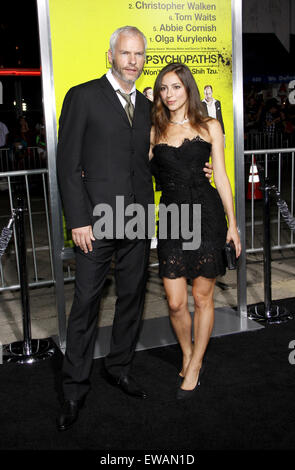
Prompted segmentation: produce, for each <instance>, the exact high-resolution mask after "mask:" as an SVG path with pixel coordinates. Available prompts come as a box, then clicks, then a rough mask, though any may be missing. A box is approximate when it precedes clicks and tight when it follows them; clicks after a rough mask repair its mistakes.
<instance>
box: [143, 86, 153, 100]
mask: <svg viewBox="0 0 295 470" xmlns="http://www.w3.org/2000/svg"><path fill="white" fill-rule="evenodd" d="M142 93H143V94H144V96H146V98H147V99H148V100H150V101H154V90H153V89H152V87H150V86H146V87H145V89H144V90H143V92H142Z"/></svg>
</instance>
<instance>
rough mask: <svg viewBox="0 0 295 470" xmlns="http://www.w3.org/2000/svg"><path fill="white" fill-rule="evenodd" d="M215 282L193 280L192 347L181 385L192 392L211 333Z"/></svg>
mask: <svg viewBox="0 0 295 470" xmlns="http://www.w3.org/2000/svg"><path fill="white" fill-rule="evenodd" d="M215 281H216V279H207V278H205V277H198V278H196V279H194V280H193V287H192V293H193V296H194V300H195V315H194V346H193V353H192V357H191V360H190V363H189V365H188V367H187V370H186V374H185V379H184V381H183V383H182V385H181V388H182V389H184V390H192V389H193V388H195V386H196V385H197V382H198V377H199V371H200V368H201V366H202V361H203V356H204V354H205V351H206V348H207V345H208V342H209V339H210V336H211V333H212V329H213V324H214V300H213V295H214V286H215Z"/></svg>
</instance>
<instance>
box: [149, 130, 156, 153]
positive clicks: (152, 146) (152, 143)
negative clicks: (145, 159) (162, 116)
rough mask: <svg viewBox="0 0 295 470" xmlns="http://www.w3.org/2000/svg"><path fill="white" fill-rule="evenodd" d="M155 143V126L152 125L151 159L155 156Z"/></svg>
mask: <svg viewBox="0 0 295 470" xmlns="http://www.w3.org/2000/svg"><path fill="white" fill-rule="evenodd" d="M154 145H155V128H154V126H152V128H151V133H150V150H149V159H150V160H151V159H152V158H153V156H154V154H153V148H154Z"/></svg>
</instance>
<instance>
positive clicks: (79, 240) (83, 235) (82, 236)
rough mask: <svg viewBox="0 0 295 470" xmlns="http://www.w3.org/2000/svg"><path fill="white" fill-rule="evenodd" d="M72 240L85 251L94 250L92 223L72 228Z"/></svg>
mask: <svg viewBox="0 0 295 470" xmlns="http://www.w3.org/2000/svg"><path fill="white" fill-rule="evenodd" d="M72 240H73V242H74V243H75V245H76V246H79V247H80V248H81V250H83V251H84V253H88V250H89V251H92V243H91V240H92V241H95V238H94V236H93V232H92V227H91V225H86V227H78V228H73V229H72Z"/></svg>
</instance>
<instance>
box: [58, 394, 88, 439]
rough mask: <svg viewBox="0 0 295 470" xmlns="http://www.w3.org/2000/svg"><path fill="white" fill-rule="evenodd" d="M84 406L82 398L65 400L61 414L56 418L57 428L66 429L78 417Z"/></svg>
mask: <svg viewBox="0 0 295 470" xmlns="http://www.w3.org/2000/svg"><path fill="white" fill-rule="evenodd" d="M81 408H82V402H81V401H80V400H65V401H64V403H63V405H62V409H61V412H60V415H59V416H58V418H57V420H56V425H57V429H58V430H59V431H66V430H67V429H69V427H71V426H72V424H74V423H75V421H77V419H78V415H79V410H80V409H81Z"/></svg>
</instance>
